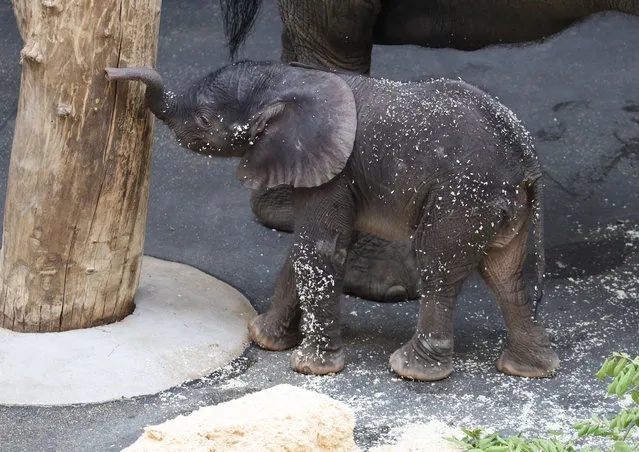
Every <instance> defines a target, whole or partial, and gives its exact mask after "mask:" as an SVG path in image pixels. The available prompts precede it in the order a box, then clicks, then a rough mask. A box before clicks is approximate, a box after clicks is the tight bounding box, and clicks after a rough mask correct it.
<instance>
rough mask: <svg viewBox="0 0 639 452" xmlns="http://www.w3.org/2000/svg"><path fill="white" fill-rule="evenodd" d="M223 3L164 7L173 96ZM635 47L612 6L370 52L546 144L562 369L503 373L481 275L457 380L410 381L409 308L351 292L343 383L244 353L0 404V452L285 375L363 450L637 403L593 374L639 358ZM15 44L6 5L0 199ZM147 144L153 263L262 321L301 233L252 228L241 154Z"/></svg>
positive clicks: (268, 20)
mask: <svg viewBox="0 0 639 452" xmlns="http://www.w3.org/2000/svg"><path fill="white" fill-rule="evenodd" d="M201 3H205V4H206V5H205V6H201ZM266 3H267V5H265V6H266V7H265V8H264V10H263V11H262V15H261V18H260V22H259V23H258V24H257V27H256V30H255V33H254V34H253V35H252V37H251V39H250V41H249V42H248V44H247V46H246V48H245V49H244V50H243V52H242V57H246V58H251V59H278V58H279V49H280V44H279V30H280V22H279V17H278V14H277V10H276V8H275V6H274V5H273V4H272V3H275V2H266ZM216 4H217V2H196V1H195V0H174V1H171V2H168V1H167V2H164V6H163V10H162V22H161V37H160V46H159V58H158V69H159V71H160V72H161V73H162V74H163V76H164V78H165V81H166V83H167V85H168V86H169V87H171V88H173V89H175V90H179V89H180V88H182V87H185V86H186V85H188V83H189V82H190V81H192V80H194V79H195V78H197V77H199V76H202V75H204V74H205V73H207V72H208V71H211V70H213V69H215V68H217V67H219V66H220V65H222V64H224V63H225V62H226V51H225V48H224V40H223V35H222V29H221V20H220V15H219V10H218V8H217V5H216ZM638 43H639V18H635V17H630V16H624V15H620V14H601V15H597V16H594V17H592V18H590V19H589V20H587V21H585V22H584V23H581V24H578V25H576V26H573V27H572V28H570V29H568V30H566V31H565V32H563V33H562V34H560V35H558V36H555V37H553V38H551V39H548V40H546V41H545V42H541V43H535V44H531V45H526V46H518V47H511V48H490V49H485V50H482V51H477V52H470V53H469V52H459V51H453V50H429V49H423V48H416V47H408V46H406V47H378V48H376V49H375V51H374V56H373V61H374V64H373V69H372V73H373V75H374V76H384V77H389V78H394V79H418V78H427V77H436V76H450V77H462V78H463V79H465V80H466V81H468V82H471V83H474V84H476V85H478V86H480V87H481V88H483V89H485V90H487V91H488V92H490V93H492V94H494V95H496V96H498V97H499V98H500V99H501V100H502V101H503V102H504V103H505V104H506V105H508V106H509V107H511V108H512V109H513V110H514V111H515V112H516V113H517V114H518V116H519V117H520V118H521V119H522V120H523V122H524V123H525V124H526V125H527V126H528V128H529V129H530V130H531V131H532V133H533V134H534V136H535V137H536V139H537V146H538V151H539V154H540V157H541V161H542V164H543V165H544V167H545V171H546V187H547V189H546V220H545V225H546V252H547V263H548V279H547V282H546V302H545V303H546V304H545V305H544V306H543V308H542V312H541V319H542V322H543V323H544V324H545V325H546V326H547V327H548V329H549V330H550V332H551V334H552V336H553V342H554V344H555V347H556V350H557V352H558V354H559V357H560V359H561V360H562V364H561V368H560V370H559V372H558V373H557V375H556V377H555V378H552V379H546V380H528V379H521V378H515V377H506V376H503V375H501V374H499V373H498V372H497V371H496V370H495V368H494V364H495V362H496V360H497V358H498V357H499V354H500V351H501V348H502V346H503V341H504V340H505V330H504V326H503V322H502V320H501V317H500V315H499V313H498V312H497V309H496V305H495V302H494V299H493V298H492V296H491V295H490V293H489V292H488V291H487V289H486V288H485V287H484V285H483V283H482V282H481V281H480V280H479V279H478V278H476V277H474V278H472V279H471V280H470V281H469V282H468V283H467V284H466V287H465V289H464V291H463V293H462V294H461V296H460V299H459V303H458V308H457V310H456V317H455V328H456V330H455V339H456V344H455V353H456V355H455V362H454V364H455V370H456V371H455V373H454V374H453V376H452V377H451V378H449V379H447V380H445V381H442V382H436V383H418V382H410V381H404V380H400V379H398V378H396V377H395V376H394V375H393V374H392V373H390V372H389V371H388V368H387V360H388V357H389V356H390V354H391V353H392V352H393V351H394V350H395V349H396V348H397V347H398V346H400V345H401V344H402V343H403V342H405V341H406V340H407V339H408V338H409V337H410V336H411V335H412V332H413V330H414V326H415V321H416V312H417V306H416V304H415V303H411V302H406V303H398V304H380V303H373V302H370V301H366V300H359V299H354V298H346V297H345V298H344V303H343V317H344V328H343V330H344V336H345V339H346V347H347V351H346V360H347V367H346V369H345V370H344V371H343V372H342V373H340V374H338V375H335V376H329V377H308V376H303V375H298V374H295V373H294V372H292V371H291V370H289V367H288V362H289V355H290V354H289V353H288V352H281V353H274V352H265V351H262V350H259V349H257V348H255V347H251V348H250V349H249V350H247V352H246V353H245V355H244V356H243V357H242V358H240V359H238V360H237V361H235V362H234V363H233V364H232V365H229V366H227V367H226V368H224V369H222V370H220V371H219V372H216V373H214V374H213V375H211V376H210V377H208V378H205V379H203V380H198V381H195V382H192V383H189V384H186V385H183V386H181V387H178V388H174V389H171V390H169V391H165V392H163V393H161V394H158V395H155V396H149V397H140V398H135V399H125V400H120V401H116V402H110V403H104V404H98V405H89V406H63V407H11V406H0V449H1V450H3V451H19V450H20V451H21V450H25V451H32V450H33V451H36V450H38V451H41V450H60V451H74V450H112V449H115V450H119V449H120V448H122V447H124V446H126V445H128V444H131V443H132V442H133V441H134V440H135V439H136V438H137V436H138V435H139V434H140V433H141V431H142V428H143V427H144V426H145V425H147V424H153V423H159V422H163V421H164V420H166V419H169V418H172V417H174V416H176V415H178V414H186V413H189V412H190V411H192V410H194V409H196V408H197V407H199V406H203V405H209V404H212V403H218V402H221V401H226V400H229V399H232V398H235V397H238V396H241V395H243V394H246V393H248V392H252V391H255V390H259V389H263V388H267V387H270V386H273V385H275V384H278V383H291V384H296V385H300V386H304V387H307V388H310V389H314V390H318V391H321V392H323V393H326V394H328V395H330V396H332V397H335V398H336V399H339V400H342V401H344V402H346V403H348V404H349V405H350V406H351V407H352V408H353V409H354V410H355V413H356V416H357V427H356V431H355V434H356V440H357V442H358V444H359V445H360V446H361V447H362V448H363V449H366V448H367V447H369V446H372V445H376V444H379V443H380V442H384V441H391V440H392V439H393V435H394V433H395V432H396V430H395V429H396V428H397V427H399V426H401V425H404V424H410V423H418V422H425V421H428V420H430V419H441V420H443V421H445V422H448V423H450V424H453V425H461V426H465V427H476V426H484V427H488V428H492V429H498V430H501V431H503V432H506V433H509V432H510V433H512V432H516V431H523V432H525V433H526V434H538V433H544V432H547V431H548V430H559V431H563V432H565V433H568V434H569V433H570V432H571V424H572V423H573V422H575V421H577V420H580V419H583V418H587V417H590V415H591V414H593V413H597V414H605V413H610V412H611V411H614V410H617V409H618V408H619V406H627V401H621V402H619V401H617V400H616V399H614V398H610V397H607V396H605V388H606V384H605V383H601V382H597V381H596V380H595V378H594V374H595V373H596V371H597V370H598V368H599V365H600V364H601V362H602V361H603V359H604V358H605V357H606V356H608V355H609V354H610V353H611V352H612V351H615V350H619V351H627V352H629V353H631V354H638V353H639V346H638V338H639V334H638V332H639V331H638V329H639V328H638V325H639V301H638V298H639V281H638V279H637V275H638V270H639V253H638V246H639V227H637V226H638V222H639V203H638V200H639V199H638V198H639V177H638V176H639V57H638V56H637V55H638V50H637V44H638ZM20 48H21V42H20V37H19V35H18V32H17V29H16V26H15V20H14V17H13V14H12V11H11V6H10V4H9V2H2V3H0V61H1V63H2V64H0V174H1V177H0V193H1V194H2V195H4V193H5V186H6V175H7V169H8V162H9V155H10V150H11V140H12V133H13V127H14V119H15V114H16V108H17V100H18V90H19V83H20V82H19V80H20V66H19V64H18V55H19V50H20ZM153 152H154V155H153V167H152V179H151V197H150V205H149V214H148V226H147V236H146V245H145V253H146V254H149V255H152V256H155V257H160V258H163V259H168V260H174V261H179V262H184V263H187V264H190V265H192V266H195V267H197V268H200V269H202V270H204V271H206V272H207V273H210V274H212V275H214V276H216V277H218V278H220V279H222V280H223V281H226V282H228V283H229V284H231V285H232V286H234V287H236V288H238V289H239V290H240V291H241V292H242V293H244V294H245V295H246V296H247V297H248V298H249V300H251V302H252V303H253V305H254V306H255V308H256V309H257V310H258V311H260V312H261V311H264V310H265V309H266V307H267V304H268V299H269V296H270V294H271V291H272V288H273V283H274V279H275V276H276V274H277V271H278V269H279V267H280V265H281V264H282V263H283V260H284V256H285V253H286V250H287V247H288V245H289V244H290V235H288V234H285V233H279V232H277V231H272V230H270V229H267V228H264V227H263V226H261V225H260V224H259V223H257V222H256V221H255V219H254V218H253V216H252V214H251V212H250V210H249V208H248V192H247V191H246V190H245V189H244V188H243V187H242V186H241V184H240V183H239V182H237V181H236V180H235V177H234V173H235V165H236V162H235V161H233V160H226V161H215V160H211V159H204V158H201V157H199V156H197V155H194V154H190V153H188V152H187V151H184V150H182V149H180V148H179V147H178V145H177V144H176V142H175V141H174V139H173V137H172V136H171V135H170V134H169V131H168V130H167V129H166V128H165V127H164V126H163V125H161V124H158V126H157V127H156V132H155V143H154V151H153ZM527 274H528V276H530V277H531V278H532V273H530V272H529V273H527ZM0 371H1V368H0ZM0 390H1V388H0Z"/></svg>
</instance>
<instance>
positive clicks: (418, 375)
mask: <svg viewBox="0 0 639 452" xmlns="http://www.w3.org/2000/svg"><path fill="white" fill-rule="evenodd" d="M452 357H453V347H452V340H433V339H429V340H426V338H424V337H423V335H421V334H418V335H416V336H414V337H413V339H411V341H410V342H408V343H406V344H405V345H403V346H402V347H400V348H399V349H397V350H396V351H395V352H394V353H393V354H392V355H391V357H390V367H391V369H392V370H393V371H394V372H395V373H396V374H397V375H399V376H400V377H404V378H408V379H411V380H420V381H437V380H443V379H444V378H446V377H448V376H450V374H452V373H453V360H452Z"/></svg>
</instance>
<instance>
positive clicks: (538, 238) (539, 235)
mask: <svg viewBox="0 0 639 452" xmlns="http://www.w3.org/2000/svg"><path fill="white" fill-rule="evenodd" d="M530 190H531V192H532V193H531V194H532V208H533V225H534V228H535V238H534V240H535V256H536V264H537V265H536V266H537V285H536V286H535V292H534V297H533V318H534V319H537V311H538V310H539V306H540V304H541V301H542V298H543V296H544V272H545V270H546V252H545V250H544V208H543V203H542V197H543V193H542V183H541V180H540V179H537V180H536V181H535V182H533V184H532V186H531V187H530Z"/></svg>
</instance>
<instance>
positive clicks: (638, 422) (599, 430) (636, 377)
mask: <svg viewBox="0 0 639 452" xmlns="http://www.w3.org/2000/svg"><path fill="white" fill-rule="evenodd" d="M607 377H613V379H612V382H611V383H610V384H609V385H608V394H609V395H616V396H617V397H619V398H622V397H624V396H625V395H626V394H627V393H628V392H630V395H631V398H632V400H633V401H634V403H635V405H636V406H633V407H631V408H628V409H624V410H621V411H620V412H619V413H617V414H616V415H615V416H613V417H612V418H610V419H608V418H606V417H605V416H604V417H601V418H599V417H597V416H592V418H591V419H589V420H586V421H582V422H578V423H577V424H575V425H574V428H575V430H577V435H578V437H579V438H583V437H604V438H609V439H610V440H612V441H614V446H613V448H612V449H611V450H612V451H614V452H632V451H635V452H636V451H639V443H638V442H637V441H634V440H633V436H632V433H633V431H634V430H635V429H636V428H639V356H637V357H635V358H634V359H633V358H631V357H630V356H629V355H628V354H626V353H617V352H615V353H613V354H612V356H611V357H609V358H608V359H606V361H605V362H604V363H603V365H602V366H601V369H600V370H599V372H597V379H598V380H604V379H605V378H607ZM462 431H463V432H464V434H465V435H466V436H465V437H464V438H462V439H456V438H448V439H449V440H450V441H452V442H454V443H456V444H458V445H461V446H463V447H464V448H465V449H464V450H466V451H472V452H478V451H486V452H507V451H513V452H514V451H517V452H577V450H578V449H576V448H575V446H574V445H573V443H572V441H570V442H568V443H564V442H561V441H559V440H556V439H543V438H530V439H526V438H522V437H521V434H519V435H515V436H510V437H507V438H502V437H501V436H499V434H496V433H493V434H486V433H484V432H483V431H482V430H481V429H479V428H477V429H474V430H465V429H462ZM580 450H581V451H583V452H588V451H590V452H595V451H600V449H598V448H596V449H590V448H584V449H580Z"/></svg>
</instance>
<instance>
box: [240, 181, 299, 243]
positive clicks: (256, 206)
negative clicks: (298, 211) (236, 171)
mask: <svg viewBox="0 0 639 452" xmlns="http://www.w3.org/2000/svg"><path fill="white" fill-rule="evenodd" d="M292 193H293V189H292V187H290V186H289V185H279V186H277V187H273V188H261V189H257V190H252V191H251V199H250V203H249V204H250V206H251V210H252V211H253V214H255V216H256V217H257V219H258V220H259V221H260V223H262V224H263V225H265V226H267V227H269V228H272V229H278V230H280V231H287V232H292V231H293V229H294V225H295V220H294V219H293V201H292Z"/></svg>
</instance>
